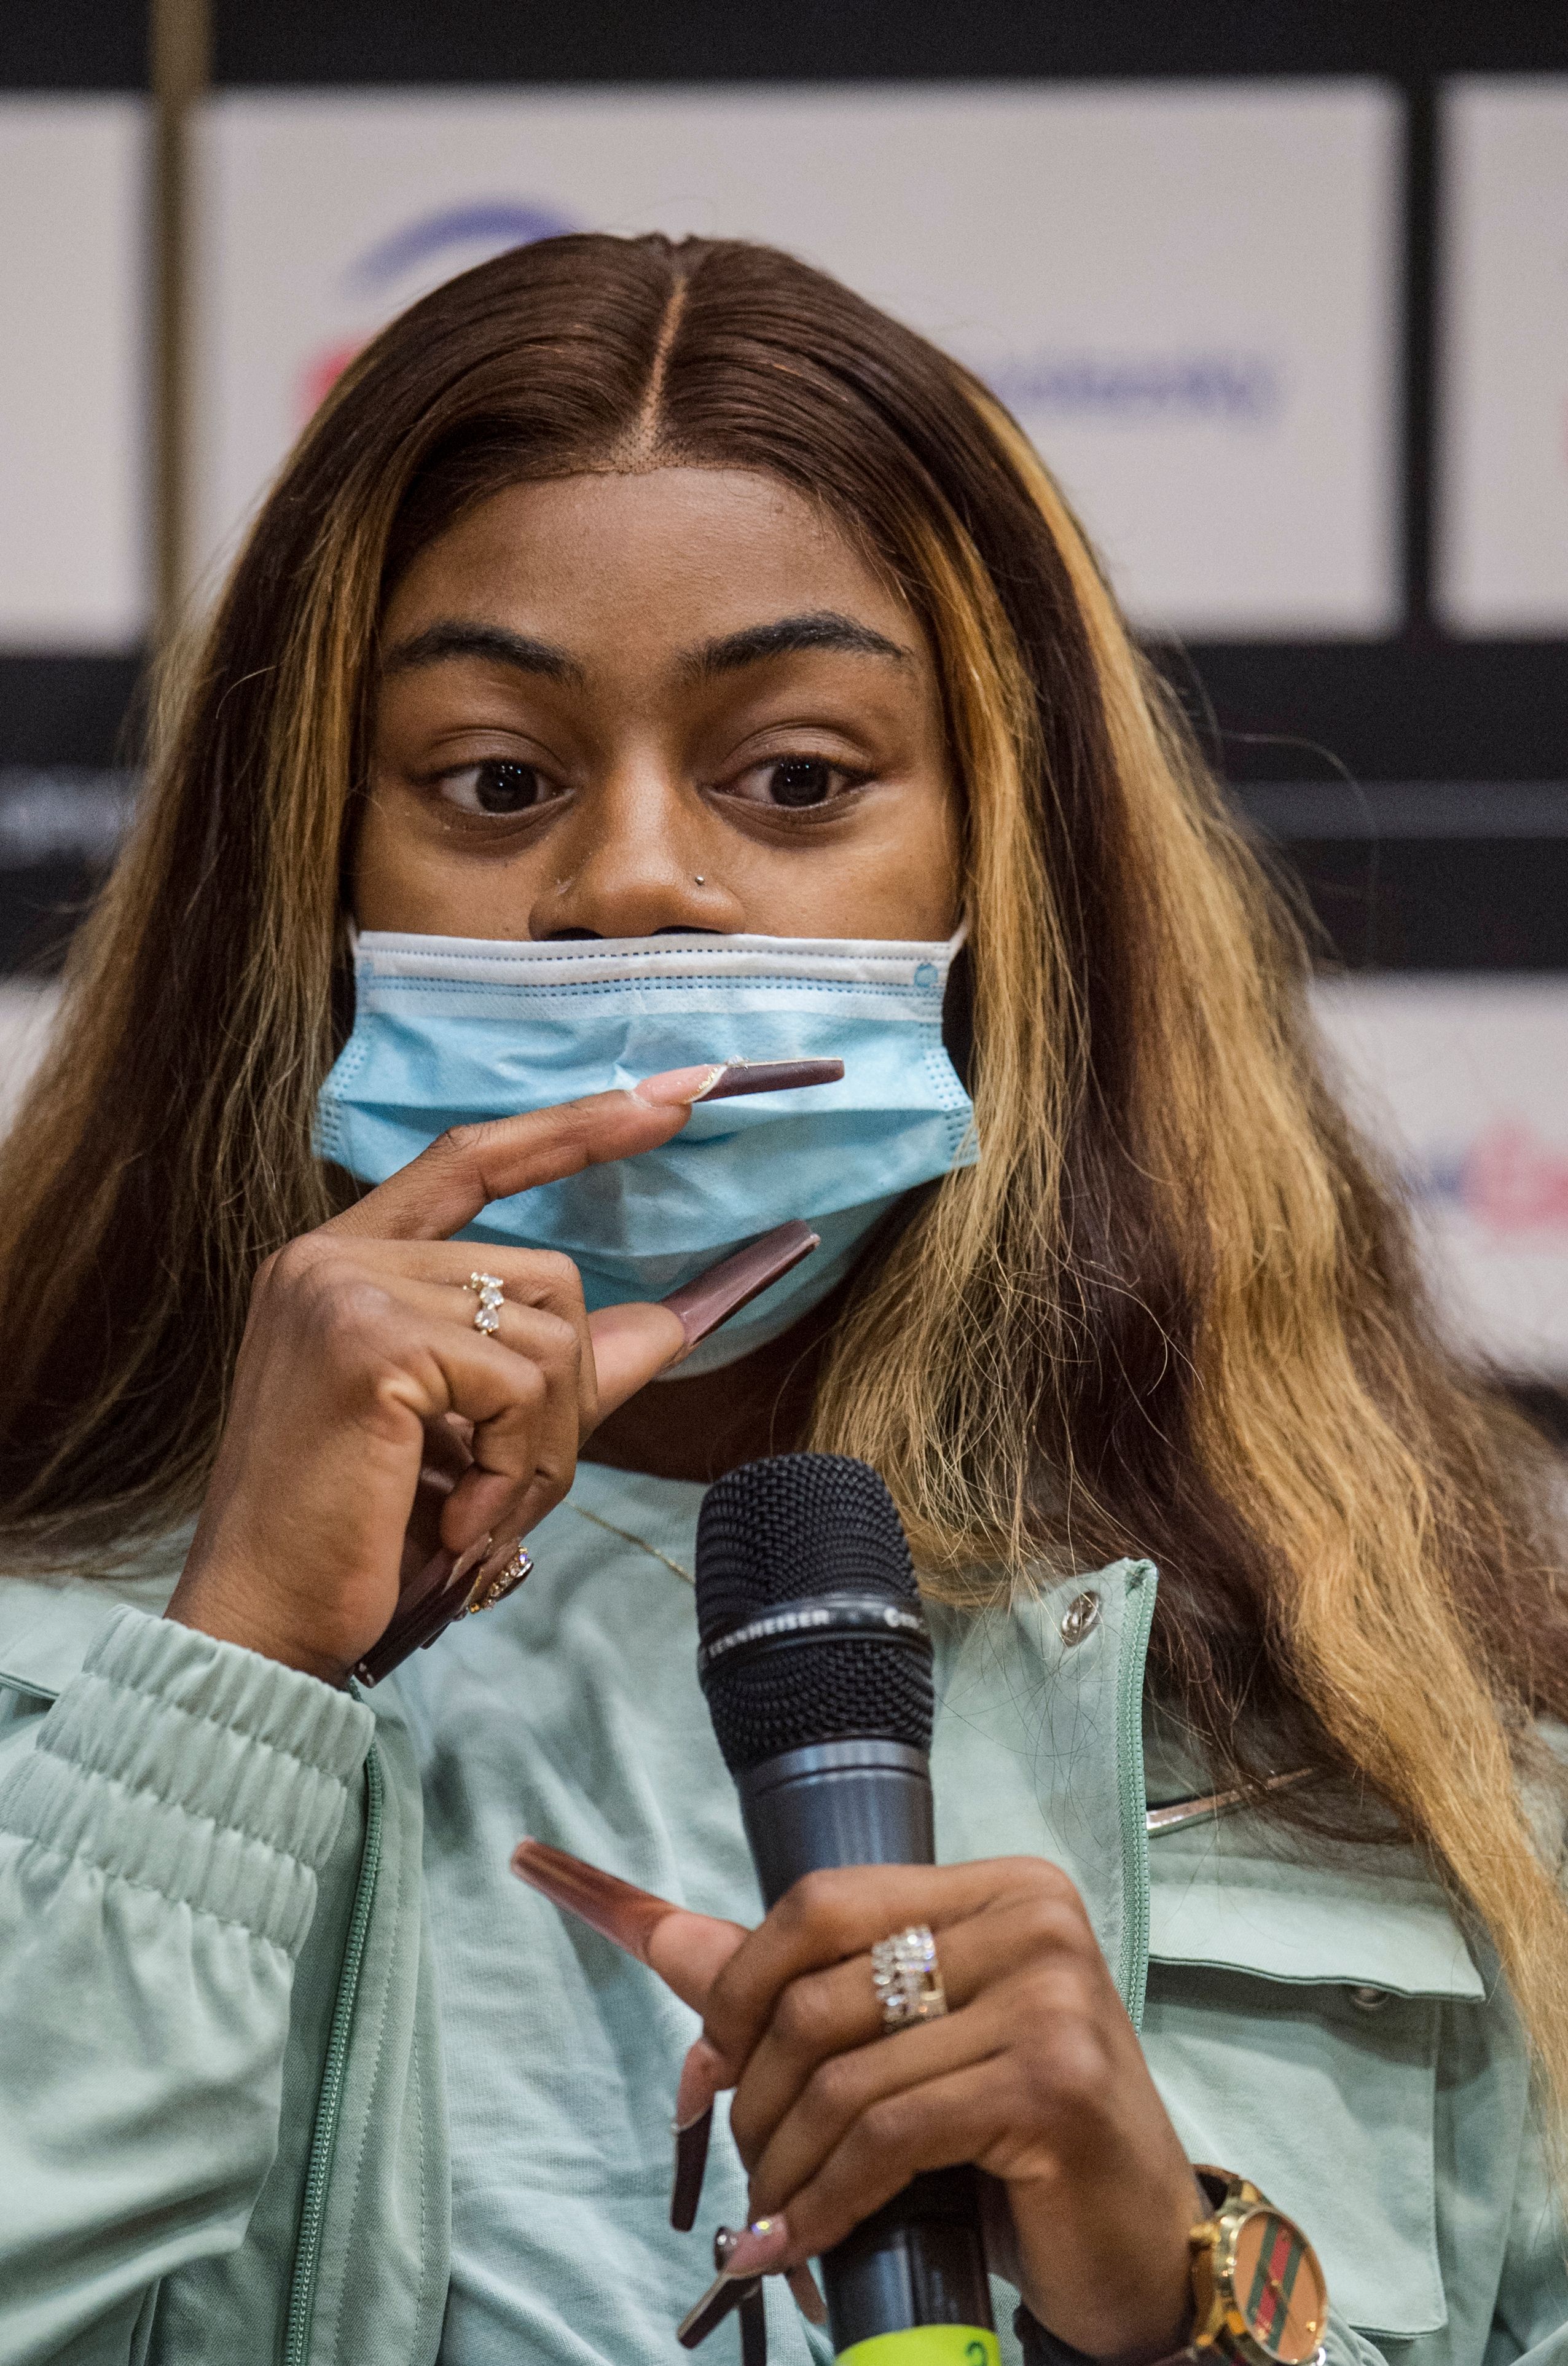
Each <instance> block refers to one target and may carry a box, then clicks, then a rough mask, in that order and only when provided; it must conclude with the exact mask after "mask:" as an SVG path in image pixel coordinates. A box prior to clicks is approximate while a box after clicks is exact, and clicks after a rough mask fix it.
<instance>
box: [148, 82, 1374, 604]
mask: <svg viewBox="0 0 1568 2366" xmlns="http://www.w3.org/2000/svg"><path fill="white" fill-rule="evenodd" d="M1400 137H1401V121H1400V115H1399V110H1398V103H1397V101H1396V100H1395V98H1394V97H1393V95H1392V94H1391V93H1389V92H1388V91H1387V90H1386V89H1384V88H1383V87H1382V86H1381V85H1376V84H1365V83H1355V82H1334V83H1332V84H1328V83H1324V84H1314V83H1283V84H1279V83H1276V84H1269V85H1267V86H1263V85H1260V84H1177V85H1169V84H1166V85H1161V86H1157V87H1156V86H1153V85H1149V86H1145V87H1142V88H1132V89H1129V88H1128V87H1126V86H1121V87H1116V88H1100V87H1090V86H1062V85H1055V86H1051V87H1043V86H1042V87H1037V86H1031V85H1012V86H1008V87H995V88H982V87H974V88H968V89H955V90H949V91H937V90H934V89H931V88H929V87H926V86H919V87H916V86H910V87H904V88H897V87H893V88H880V89H866V88H859V87H857V88H852V89H851V88H843V87H840V88H834V89H823V88H814V89H796V90H788V91H759V90H740V89H735V88H729V89H722V90H681V91H663V92H646V93H643V92H639V93H635V94H634V93H629V92H625V91H598V90H596V91H591V92H590V91H580V90H570V91H557V92H552V93H550V94H549V95H547V96H540V95H538V94H533V93H530V94H528V95H521V94H514V93H511V92H488V93H482V94H480V93H471V92H465V93H461V94H428V95H410V96H401V95H391V96H381V95H376V94H365V95H361V96H342V95H333V94H315V93H290V94H282V95H265V96H264V95H259V94H257V95H251V94H243V93H241V94H233V95H230V96H222V97H219V98H217V99H215V100H213V101H212V102H211V103H210V104H209V107H207V109H206V110H205V114H204V118H203V120H202V122H201V124H200V127H199V134H198V145H197V163H198V173H199V182H198V186H199V190H200V201H199V203H198V205H197V220H198V222H199V224H200V228H201V249H200V257H199V280H198V287H199V295H200V316H199V317H200V323H201V333H200V341H199V352H198V363H197V408H198V418H199V422H200V434H199V448H198V453H197V480H198V517H199V535H198V548H197V550H196V551H194V552H193V553H192V560H193V565H194V566H195V567H197V568H199V569H205V568H206V567H208V566H209V564H210V563H211V561H212V559H213V558H214V557H215V556H220V555H224V554H226V553H227V552H228V550H229V549H231V547H232V544H233V540H234V537H235V535H236V532H237V530H238V527H239V525H240V524H242V522H243V520H244V518H245V517H246V516H247V515H248V514H249V513H250V512H251V511H252V510H253V508H254V504H255V502H256V500H257V497H258V495H259V493H260V491H261V490H262V489H263V488H264V487H265V483H266V482H267V480H268V479H269V478H270V477H271V475H272V474H273V472H274V470H275V469H276V467H277V465H278V462H279V461H280V459H281V458H282V456H283V455H284V453H285V452H286V450H287V449H288V445H289V444H290V442H291V441H292V439H293V437H294V435H295V434H297V433H298V431H299V427H300V425H301V424H302V423H303V421H304V420H305V419H306V418H307V417H308V416H309V414H310V410H311V408H312V406H313V405H314V403H315V402H316V401H317V400H319V399H320V397H321V393H322V391H323V390H324V389H325V388H326V387H327V386H328V385H330V383H331V381H332V378H333V375H334V374H335V372H336V371H337V370H338V369H339V368H341V367H342V366H343V363H344V360H345V359H346V358H347V357H348V356H349V355H351V354H352V353H354V352H355V350H356V349H357V348H358V346H359V345H360V344H363V343H364V341H365V340H366V339H367V337H368V336H369V335H370V334H371V333H372V332H374V331H375V330H376V329H377V328H378V327H379V326H380V325H381V323H382V322H383V321H386V320H388V319H389V318H390V317H391V315H392V314H393V313H395V312H397V311H399V310H401V308H402V307H403V306H404V305H405V304H407V303H409V302H411V301H412V299H414V298H415V297H416V296H419V295H421V294H423V293H424V292H425V290H427V289H428V288H430V287H434V286H435V285H437V284H438V283H439V282H440V281H441V280H443V279H445V278H447V277H449V276H451V275H452V274H453V273H455V272H457V271H458V270H461V269H464V268H466V267H467V266H468V265H471V264H473V263H476V262H478V261H479V260H480V259H481V258H482V257H483V256H485V255H487V254H494V253H497V252H499V251H500V250H502V248H504V247H507V246H511V245H515V244H516V243H518V242H521V241H523V240H526V239H530V238H536V237H540V236H545V235H548V234H549V233H551V232H553V231H561V230H569V229H594V230H614V231H643V230H662V231H668V232H671V233H672V234H677V235H679V234H684V233H686V232H692V231H695V232H700V233H704V234H712V235H725V236H739V237H746V238H758V239H763V240H767V241H770V242H773V243H774V244H777V245H781V246H784V247H787V248H789V249H791V250H792V251H793V252H795V253H796V254H802V255H804V256H806V257H807V259H808V260H810V261H812V262H816V263H818V264H821V265H825V266H826V267H827V268H828V269H829V270H831V271H834V272H836V273H837V274H839V275H840V276H841V277H843V278H844V279H846V280H848V281H849V282H850V284H851V285H852V286H853V287H857V288H859V289H860V290H862V292H863V293H864V294H865V295H867V296H869V297H871V298H872V299H874V301H876V302H877V303H879V304H882V305H884V306H886V307H887V308H888V309H890V310H892V311H894V312H896V313H897V314H898V315H899V316H901V317H902V318H903V319H905V320H907V321H911V322H912V323H913V324H914V325H915V326H917V327H919V328H920V329H922V330H924V331H926V332H928V333H929V334H930V335H931V336H933V337H935V338H936V339H938V340H939V341H940V342H941V343H942V344H945V345H947V346H948V347H950V348H951V349H952V350H953V352H954V353H956V354H958V355H961V356H962V357H963V358H964V360H966V361H968V362H970V363H972V364H973V365H974V366H976V368H977V369H978V370H979V371H980V372H981V374H982V375H983V376H985V377H987V379H988V380H989V381H990V383H991V384H992V385H993V386H994V387H995V388H996V389H997V390H998V392H999V393H1000V394H1001V395H1002V397H1003V398H1004V400H1006V401H1007V402H1008V403H1009V404H1010V406H1011V407H1012V409H1013V410H1014V411H1016V412H1017V414H1018V415H1019V417H1020V418H1021V421H1022V422H1023V424H1024V425H1025V427H1026V428H1027V429H1028V430H1029V432H1030V433H1031V434H1032V436H1033V437H1034V439H1035V441H1036V442H1037V444H1038V445H1040V447H1041V449H1042V451H1043V453H1044V455H1045V456H1046V458H1047V459H1048V460H1049V461H1050V462H1051V464H1052V465H1053V467H1054V468H1055V469H1056V471H1057V473H1058V474H1059V476H1060V477H1061V478H1062V479H1063V480H1064V482H1065V484H1066V489H1067V491H1068V492H1069V494H1070V495H1071V497H1072V498H1073V500H1074V501H1075V502H1076V503H1077V506H1078V508H1079V509H1080V511H1081V513H1083V514H1084V516H1085V517H1086V518H1087V520H1088V522H1089V526H1090V528H1091V530H1092V532H1093V533H1094V535H1096V537H1097V538H1098V540H1099V542H1100V546H1101V547H1102V549H1103V550H1104V552H1105V553H1106V555H1107V557H1108V558H1109V561H1110V564H1111V569H1112V572H1113V574H1114V576H1115V579H1116V580H1117V582H1118V585H1119V586H1120V588H1121V590H1122V594H1123V596H1124V598H1125V599H1126V600H1127V602H1128V603H1129V605H1130V606H1131V608H1132V610H1133V612H1134V614H1135V616H1136V617H1137V618H1138V620H1139V621H1140V622H1141V623H1143V624H1145V625H1163V626H1168V627H1174V628H1177V629H1179V630H1181V631H1184V632H1187V633H1194V634H1203V633H1208V634H1215V635H1225V634H1233V635H1238V636H1244V635H1264V636H1268V635H1279V636H1295V635H1313V634H1319V633H1322V634H1352V635H1353V634H1362V633H1377V632H1382V631H1384V630H1386V629H1388V628H1389V627H1390V626H1392V625H1394V624H1395V623H1396V622H1397V621H1398V614H1397V596H1396V590H1395V576H1396V569H1395V532H1394V523H1393V521H1394V502H1395V465H1394V458H1393V454H1394V445H1395V438H1394V421H1393V411H1394V400H1395V389H1396V383H1397V370H1396V356H1395V338H1396V323H1397V320H1398V310H1399V308H1398V303H1397V296H1396V257H1397V254H1398V251H1399V222H1398V203H1397V194H1396V192H1397V181H1398V171H1399V146H1400Z"/></svg>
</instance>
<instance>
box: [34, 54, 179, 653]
mask: <svg viewBox="0 0 1568 2366" xmlns="http://www.w3.org/2000/svg"><path fill="white" fill-rule="evenodd" d="M149 171H150V158H149V154H148V147H147V121H146V113H145V108H144V105H143V102H142V101H141V100H140V99H138V98H135V97H92V98H87V97H54V96H47V97H45V96H30V95H29V96H19V95H17V94H15V93H12V94H7V95H6V96H3V97H0V321H3V322H4V324H5V331H4V334H3V335H0V648H6V649H11V650H29V649H60V650H67V649H69V650H83V651H88V650H100V651H102V650H121V649H127V648H133V647H134V646H135V644H136V643H137V642H138V641H139V640H140V639H141V636H142V633H143V632H144V630H145V629H146V625H147V618H148V613H149V609H150V606H151V598H150V593H151V573H150V569H151V534H150V514H149V475H150V470H149V449H150V436H149V425H150V422H149V416H148V387H147V377H148V328H147V323H148V320H149V308H150V300H151V289H150V287H149V276H150V275H149V268H148V261H149V258H148V237H149V232H150V224H149V222H148V208H147V194H148V174H149Z"/></svg>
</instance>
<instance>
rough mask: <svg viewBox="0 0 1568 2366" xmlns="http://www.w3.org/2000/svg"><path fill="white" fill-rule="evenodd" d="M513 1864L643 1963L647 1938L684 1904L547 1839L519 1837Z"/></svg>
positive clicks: (552, 1898) (535, 1885)
mask: <svg viewBox="0 0 1568 2366" xmlns="http://www.w3.org/2000/svg"><path fill="white" fill-rule="evenodd" d="M512 1870H513V1873H514V1874H515V1875H516V1876H517V1878H518V1880H519V1881H525V1882H526V1883H527V1884H528V1887H529V1888H530V1889H536V1890H537V1891H538V1892H539V1894H540V1896H541V1897H542V1898H548V1899H549V1901H550V1903H551V1905H552V1906H560V1907H564V1909H565V1910H566V1911H567V1912H568V1913H569V1914H575V1915H576V1916H577V1917H578V1918H579V1920H580V1921H583V1922H586V1923H588V1924H589V1925H590V1926H591V1928H592V1929H593V1930H595V1931H597V1932H599V1935H600V1936H601V1938H604V1939H608V1940H610V1941H611V1942H612V1943H613V1944H615V1946H617V1947H624V1948H625V1949H626V1953H627V1955H635V1956H636V1957H637V1961H638V1963H641V1964H646V1963H647V1961H648V1943H649V1939H650V1938H651V1937H652V1936H653V1933H654V1932H655V1931H656V1930H657V1929H658V1928H659V1925H660V1922H662V1921H663V1920H664V1917H665V1916H666V1915H667V1914H675V1913H679V1912H680V1908H678V1907H676V1906H672V1905H671V1902H670V1900H669V1898H656V1897H655V1896H654V1894H653V1892H652V1890H651V1889H639V1888H638V1887H637V1884H636V1883H635V1882H633V1881H622V1880H621V1879H620V1877H619V1876H618V1875H616V1874H613V1873H602V1872H601V1871H600V1869H599V1867H598V1866H597V1865H584V1863H583V1861H582V1859H581V1857H580V1856H569V1855H568V1853H567V1852H566V1850H565V1849H558V1848H551V1847H550V1846H549V1844H548V1843H547V1842H545V1841H519V1842H518V1843H517V1846H516V1847H515V1848H514V1849H513V1852H512Z"/></svg>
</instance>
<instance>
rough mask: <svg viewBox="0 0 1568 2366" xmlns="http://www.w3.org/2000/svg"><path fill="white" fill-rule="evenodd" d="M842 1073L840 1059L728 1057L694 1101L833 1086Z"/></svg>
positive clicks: (695, 1096)
mask: <svg viewBox="0 0 1568 2366" xmlns="http://www.w3.org/2000/svg"><path fill="white" fill-rule="evenodd" d="M843 1073H844V1064H843V1062H842V1060H731V1061H730V1062H729V1064H728V1066H726V1067H723V1068H721V1069H720V1070H719V1072H718V1074H717V1076H716V1077H715V1078H714V1080H713V1082H712V1084H711V1085H705V1087H703V1090H702V1091H701V1092H700V1093H697V1094H695V1095H694V1105H695V1102H697V1101H732V1100H734V1099H736V1098H738V1097H739V1095H740V1094H741V1093H787V1092H790V1091H791V1090H793V1089H794V1087H796V1086H798V1085H836V1084H837V1083H838V1082H839V1080H840V1077H841V1076H842V1075H843Z"/></svg>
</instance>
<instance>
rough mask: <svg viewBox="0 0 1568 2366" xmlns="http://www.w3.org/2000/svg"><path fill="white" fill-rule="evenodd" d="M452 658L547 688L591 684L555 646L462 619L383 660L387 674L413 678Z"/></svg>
mask: <svg viewBox="0 0 1568 2366" xmlns="http://www.w3.org/2000/svg"><path fill="white" fill-rule="evenodd" d="M448 658H481V659H484V660H485V661H486V662H487V663H489V664H491V665H503V666H510V667H511V668H512V669H513V672H515V673H528V674H537V675H542V676H543V678H544V679H545V681H547V682H574V683H581V682H585V681H586V680H587V676H586V675H585V673H584V672H583V670H582V668H581V666H580V665H579V663H578V661H577V659H575V658H574V657H571V656H569V654H568V652H567V651H566V650H565V649H561V648H557V647H556V645H555V643H554V642H553V641H536V640H534V639H533V638H532V637H530V636H529V635H528V634H526V633H509V632H508V631H507V630H506V628H505V626H504V625H471V624H465V623H464V622H463V621H462V620H461V619H460V618H457V617H449V618H443V620H442V621H441V622H440V623H439V624H435V625H426V626H425V628H424V630H423V633H415V634H413V635H412V637H411V638H410V639H408V640H406V641H400V642H398V644H397V646H396V647H395V648H391V649H389V650H388V652H387V654H386V656H385V658H383V659H382V661H381V670H382V672H383V673H407V672H409V671H410V670H412V668H413V667H415V666H427V665H440V664H441V663H442V662H443V661H444V660H445V659H448Z"/></svg>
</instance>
